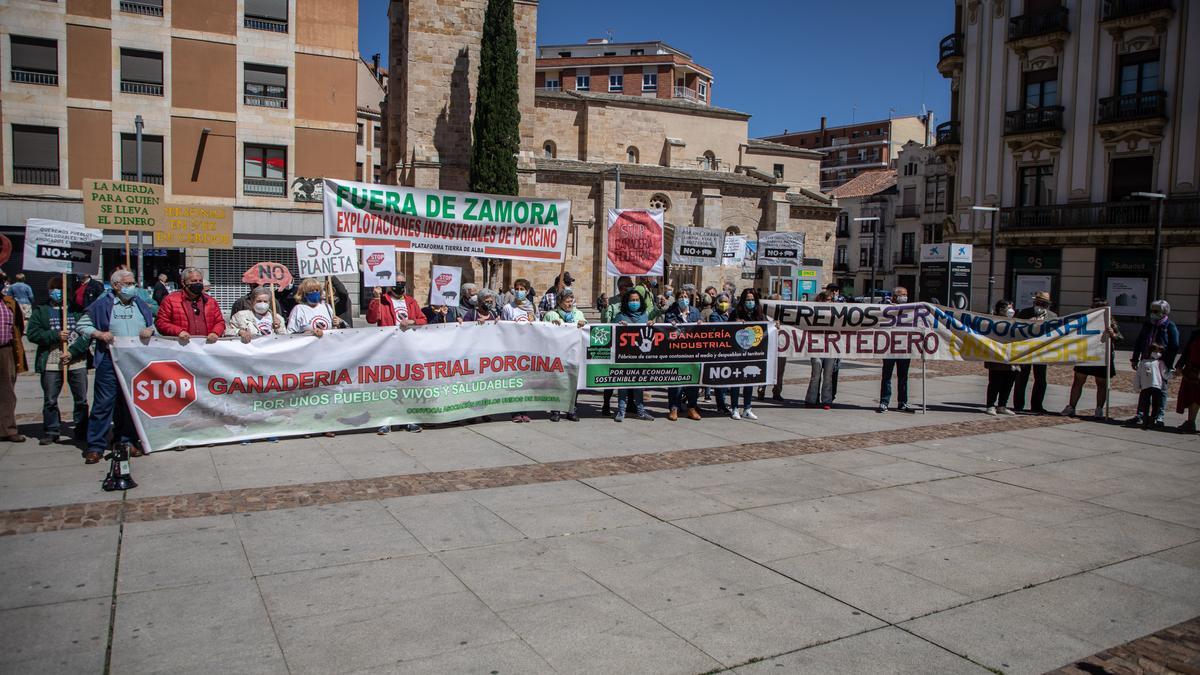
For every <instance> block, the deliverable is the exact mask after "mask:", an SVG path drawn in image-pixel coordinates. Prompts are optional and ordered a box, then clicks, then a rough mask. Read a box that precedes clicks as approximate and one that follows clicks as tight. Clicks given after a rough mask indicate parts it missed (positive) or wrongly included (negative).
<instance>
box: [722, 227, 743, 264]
mask: <svg viewBox="0 0 1200 675" xmlns="http://www.w3.org/2000/svg"><path fill="white" fill-rule="evenodd" d="M745 261H746V237H744V236H742V235H740V234H727V235H725V253H724V255H723V256H722V258H721V264H722V265H726V266H729V267H741V266H742V263H744V262H745Z"/></svg>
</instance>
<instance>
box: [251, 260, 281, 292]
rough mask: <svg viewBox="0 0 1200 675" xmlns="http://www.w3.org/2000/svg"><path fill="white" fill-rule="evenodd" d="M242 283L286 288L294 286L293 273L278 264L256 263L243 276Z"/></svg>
mask: <svg viewBox="0 0 1200 675" xmlns="http://www.w3.org/2000/svg"><path fill="white" fill-rule="evenodd" d="M242 283H245V284H258V285H259V286H267V285H273V286H276V287H279V288H285V287H287V286H291V285H292V271H291V270H289V269H288V268H287V267H286V266H284V265H281V264H279V263H277V262H260V263H254V264H253V265H252V266H251V267H250V269H248V270H246V272H245V274H243V275H242Z"/></svg>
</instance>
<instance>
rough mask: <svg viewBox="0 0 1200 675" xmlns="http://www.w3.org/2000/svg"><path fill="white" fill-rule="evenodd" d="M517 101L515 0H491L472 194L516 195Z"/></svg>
mask: <svg viewBox="0 0 1200 675" xmlns="http://www.w3.org/2000/svg"><path fill="white" fill-rule="evenodd" d="M518 100H519V84H518V82H517V28H516V25H515V23H514V13H513V0H488V5H487V13H486V14H485V16H484V19H483V38H482V41H481V43H480V48H479V81H478V84H477V86H476V89H475V120H474V123H473V129H472V132H473V134H472V135H473V137H474V142H473V143H472V145H471V175H470V186H471V191H472V192H487V193H491V194H500V195H516V194H517V152H518V151H519V150H520V147H521V112H520V109H519V108H518V107H517V103H518Z"/></svg>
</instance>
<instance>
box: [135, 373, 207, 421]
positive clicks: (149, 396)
mask: <svg viewBox="0 0 1200 675" xmlns="http://www.w3.org/2000/svg"><path fill="white" fill-rule="evenodd" d="M130 388H131V389H133V404H134V405H135V406H137V409H138V410H141V411H142V412H144V413H146V415H147V416H148V417H173V416H175V415H178V414H179V413H181V412H183V411H184V409H185V408H187V407H188V406H189V405H191V404H192V403H194V402H195V400H196V376H195V375H192V374H191V373H190V372H188V369H187V368H184V367H183V366H182V365H181V364H180V363H179V362H178V361H155V362H153V363H151V364H149V365H147V366H146V367H145V368H142V370H141V372H139V373H138V374H137V375H134V376H133V382H131V383H130Z"/></svg>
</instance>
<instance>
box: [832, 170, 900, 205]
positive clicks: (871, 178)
mask: <svg viewBox="0 0 1200 675" xmlns="http://www.w3.org/2000/svg"><path fill="white" fill-rule="evenodd" d="M895 184H896V170H895V169H876V170H874V171H864V172H862V173H860V174H858V175H857V176H855V177H854V178H851V179H850V180H848V181H846V182H845V183H842V184H841V185H839V186H837V187H835V188H833V189H832V190H830V191H829V193H828V194H829V195H831V196H833V197H837V198H839V199H841V198H845V197H866V196H868V195H875V194H879V193H880V192H883V191H884V190H886V189H888V188H890V187H892V186H893V185H895Z"/></svg>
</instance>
